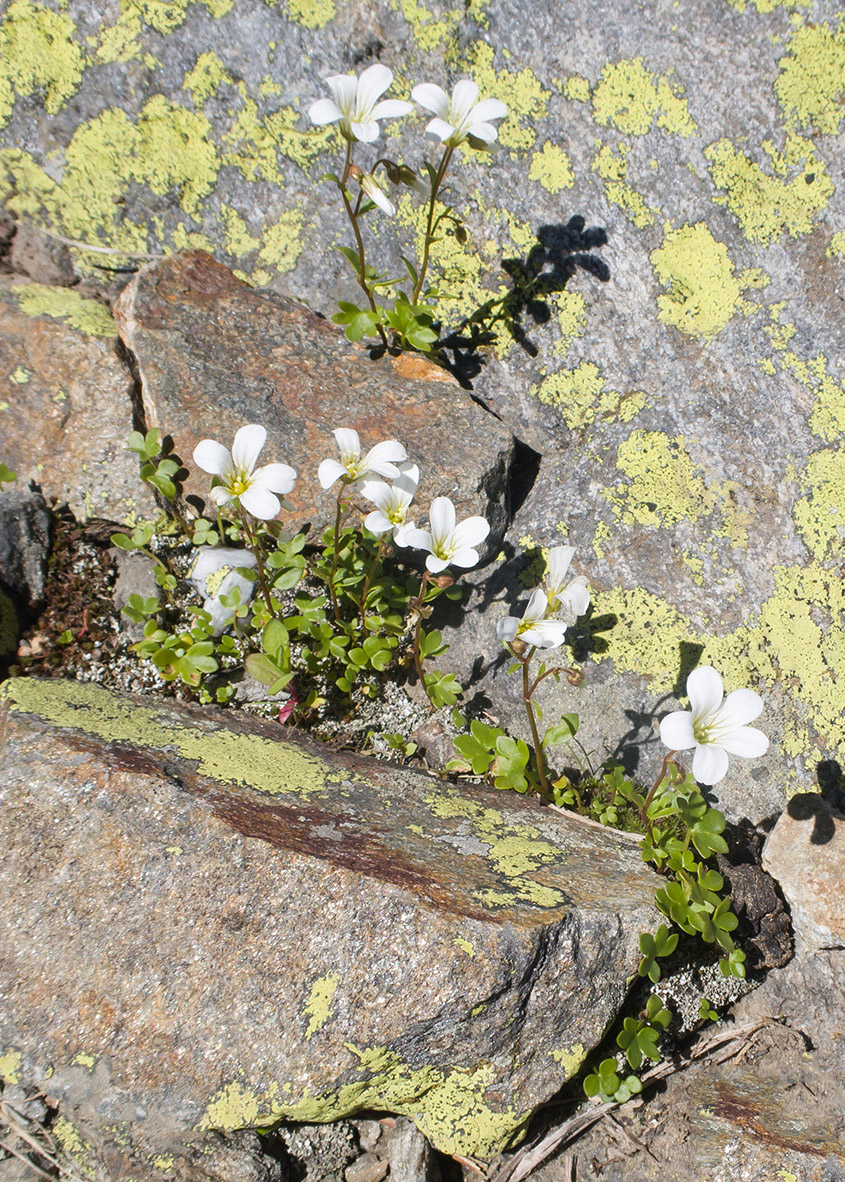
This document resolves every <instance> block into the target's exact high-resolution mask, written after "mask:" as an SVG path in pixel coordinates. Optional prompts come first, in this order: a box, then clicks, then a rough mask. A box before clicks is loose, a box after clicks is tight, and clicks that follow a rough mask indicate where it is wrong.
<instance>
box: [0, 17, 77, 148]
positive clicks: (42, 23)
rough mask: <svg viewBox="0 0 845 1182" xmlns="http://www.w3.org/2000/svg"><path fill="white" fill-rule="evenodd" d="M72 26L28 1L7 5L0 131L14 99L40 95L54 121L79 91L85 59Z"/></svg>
mask: <svg viewBox="0 0 845 1182" xmlns="http://www.w3.org/2000/svg"><path fill="white" fill-rule="evenodd" d="M75 32H76V26H75V25H74V23H73V21H72V20H71V19H70V17H69V16H68V15H67V14H66V13H64V12H56V11H55V10H54V9H53V8H50V7H48V6H47V5H46V4H43V5H42V4H33V3H32V0H11V3H10V4H9V6H8V7H7V8H6V12H5V15H4V17H3V21H2V24H0V127H2V126H3V125H4V124H5V123H7V122H8V119H9V117H10V115H11V113H12V108H13V106H14V102H15V97H16V96H17V95H22V96H26V95H30V94H34V93H35V92H36V91H43V92H44V109H45V110H46V111H47V114H48V115H55V114H56V113H57V112H58V111H60V110H61V109H62V107H63V106H64V104H65V103H66V102H67V100H68V99H69V98H70V96H71V95H72V94H74V93H75V92H76V91H77V90H78V89H79V84H80V82H81V80H82V75H83V72H84V70H85V56H84V53H83V51H82V49H81V48H80V46H79V45H78V44H77V43H76V41H75V40H74V34H75Z"/></svg>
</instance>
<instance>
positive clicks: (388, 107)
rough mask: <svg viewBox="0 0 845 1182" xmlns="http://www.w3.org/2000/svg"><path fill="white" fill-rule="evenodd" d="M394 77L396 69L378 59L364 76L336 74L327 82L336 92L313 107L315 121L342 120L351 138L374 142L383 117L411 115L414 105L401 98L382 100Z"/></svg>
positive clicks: (312, 114)
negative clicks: (381, 63)
mask: <svg viewBox="0 0 845 1182" xmlns="http://www.w3.org/2000/svg"><path fill="white" fill-rule="evenodd" d="M392 81H393V72H392V70H388V68H387V66H382V65H379V64H378V63H376V64H375V65H374V66H369V67H368V68H367V69H366V70H364V72H363V74H362V75H361V77H360V78H356V77H355V75H354V74H333V75H332V77H331V78H327V79H326V83H327V85H328V87H329V90H331V92H332V95H333V96H334V101H332V99H320V100H319V101H318V102H316V103H313V104H312V105H311V107H310V108H309V111H308V115H309V118H310V119H311V122H312V123H316V124H317V125H318V126H322V125H323V124H325V123H338V122H339V123H340V130H341V132H342V133H343V135H344V136H345V137H346V139H348V140H361V141H362V142H363V143H365V144H369V143H372V141H373V140H376V139H378V136H379V131H380V128H379V125H378V120H379V119H392V118H394V117H395V116H397V115H407V114H408V112H409V111H412V110H413V109H414V108H413V107H412V106H411V104H410V103H405V102H402V101H401V100H399V99H387V100H385V102H382V103H380V102H379V101H378V100H379V99H380V98H381V96H382V95H383V94H384V92H385V91H386V90H387V88H388V86H389V85H390V83H391V82H392Z"/></svg>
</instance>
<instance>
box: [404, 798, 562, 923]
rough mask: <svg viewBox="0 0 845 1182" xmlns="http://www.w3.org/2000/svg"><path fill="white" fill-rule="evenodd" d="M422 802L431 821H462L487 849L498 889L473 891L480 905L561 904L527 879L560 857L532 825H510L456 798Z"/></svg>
mask: <svg viewBox="0 0 845 1182" xmlns="http://www.w3.org/2000/svg"><path fill="white" fill-rule="evenodd" d="M425 802H426V804H427V805H428V807H429V808H430V809H431V811H432V813H433V814H434V816H435V817H443V818H453V817H463V818H466V820H467V821H469V822H470V823H471V825H472V827H473V830H474V831H475V834H476V836H477V837H478V838H479V840H480V841H481V842H482V843H484V844H485V845H487V846H488V851H487V854H486V857H487V860H488V862H489V863H490V866H491V869H492V871H493V873H494V874H495V875H496V876H497V878H498V879H499V881H500V883H501V889H500V890H479V891H476V892H475V897H476V898H477V899H479V900H480V901H481V902H483V903H484V904H486V905H487V906H488V907H511V906H514V905H515V904H529V905H532V906H535V907H543V908H554V907H560V906H562V905H563V904H564V902H565V899H564V895H563V893H562V892H561V891H559V890H558V889H556V888H555V887H550V886H546V885H545V884H543V883H540V882H538V881H537V880H536V879H534V878H532V877H528V876H529V875H533V874H536V872H537V871H538V870H541V868H542V867H543V866H546V865H549V864H550V863H553V862H557V861H558V860H559V858H560V856H561V852H560V850H559V849H558V848H557V846H554V845H551V844H550V843H549V842H547V841H543V840H542V839H541V838H540V835H539V832H538V830H537V829H536V828H535V827H534V826H533V825H526V824H513V823H511V822H508V821H506V820H505V818H504V817H503V816H502V814H501V813H500V812H499V810H498V809H490V808H485V807H484V806H483V805H479V804H474V803H473V802H472V801H469V800H464V799H462V798H461V797H457V796H442V795H434V794H429V795H428V796H426V798H425Z"/></svg>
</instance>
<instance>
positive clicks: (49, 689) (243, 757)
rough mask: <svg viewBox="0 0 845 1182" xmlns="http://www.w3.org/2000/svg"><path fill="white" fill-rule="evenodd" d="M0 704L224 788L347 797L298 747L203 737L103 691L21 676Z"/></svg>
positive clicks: (252, 738)
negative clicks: (146, 753) (170, 761)
mask: <svg viewBox="0 0 845 1182" xmlns="http://www.w3.org/2000/svg"><path fill="white" fill-rule="evenodd" d="M0 701H7V702H9V704H10V706H11V708H12V710H14V711H19V712H21V713H24V714H34V715H35V716H37V717H39V718H42V719H44V720H45V721H48V722H50V723H51V724H52V725H54V726H58V727H69V728H71V729H76V730H80V731H82V732H83V733H84V734H88V735H94V736H96V737H97V738H99V739H103V740H104V741H105V742H115V743H121V742H123V743H132V744H135V745H137V746H139V747H141V748H146V749H147V750H151V751H156V752H160V751H173V752H175V753H176V754H177V755H180V756H182V757H183V758H184V759H188V760H191V761H192V762H194V763H195V764H196V768H197V771H198V772H199V773H200V774H201V775H206V776H211V777H212V778H214V779H216V780H219V781H221V783H228V784H242V785H246V786H249V787H251V788H254V789H256V790H257V791H259V792H266V793H268V794H270V795H280V794H288V793H290V794H292V795H295V796H305V797H308V796H312V795H315V794H320V793H322V792H326V793H331V794H332V795H334V796H336V795H337V794H338V793H339V792H342V789H340V788H338V781H339V780H340V779H341V778H342V777H341V775H340V773H339V772H336V771H334V770H333V769H331V768H329V767H328V766H327V765H326V764H324V763H323V762H322V761H321V760H320V759H318V758H317V757H316V756H311V755H307V754H306V753H305V752H303V751H301V750H300V749H299V748H298V747H294V746H292V745H291V744H288V743H283V742H279V741H271V740H270V739H264V738H262V737H261V736H260V735H244V734H239V733H237V732H236V731H225V730H218V731H214V732H212V733H205V732H203V731H202V730H199V729H198V728H196V727H192V726H182V725H181V724H177V725H174V726H163V725H162V724H161V723H160V721H159V715H158V712H157V711H156V710H155V709H154V708H152V707H148V706H141V705H138V704H136V703H133V702H128V701H124V700H121V699H120V698H116V697H113V696H112V695H111V694H110V693H109V692H108V691H107V690H104V689H101V688H100V687H98V686H94V685H82V684H79V683H77V682H73V681H59V680H55V681H34V680H30V679H29V678H25V677H21V678H15V679H13V680H11V681H7V682H4V683H3V684H2V685H0Z"/></svg>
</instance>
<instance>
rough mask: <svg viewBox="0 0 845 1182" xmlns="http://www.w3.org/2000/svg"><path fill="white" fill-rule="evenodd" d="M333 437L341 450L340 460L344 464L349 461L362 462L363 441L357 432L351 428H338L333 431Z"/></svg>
mask: <svg viewBox="0 0 845 1182" xmlns="http://www.w3.org/2000/svg"><path fill="white" fill-rule="evenodd" d="M332 435H334V437H335V441H336V442H337V446H338V447H339V449H340V458H341V460H343V462H344V464H345V463H347V462H348V461H349V460H360V458H361V440H360V439H359V438H358V432H357V431H353V430H352V428H351V427H337V428H336V429H335V430H334V431H332Z"/></svg>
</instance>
